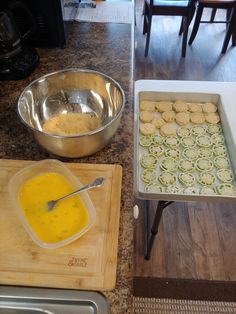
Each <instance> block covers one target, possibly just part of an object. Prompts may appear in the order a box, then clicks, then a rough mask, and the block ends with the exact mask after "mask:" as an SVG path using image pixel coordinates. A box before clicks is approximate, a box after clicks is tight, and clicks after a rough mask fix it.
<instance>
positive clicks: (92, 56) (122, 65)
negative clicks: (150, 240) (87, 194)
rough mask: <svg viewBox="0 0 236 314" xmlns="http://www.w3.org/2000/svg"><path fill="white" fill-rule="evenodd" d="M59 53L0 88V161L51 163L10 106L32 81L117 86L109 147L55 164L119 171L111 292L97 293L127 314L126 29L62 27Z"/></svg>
mask: <svg viewBox="0 0 236 314" xmlns="http://www.w3.org/2000/svg"><path fill="white" fill-rule="evenodd" d="M67 32H68V34H67V45H66V47H65V48H63V49H61V48H56V49H38V52H39V54H40V63H39V65H38V66H37V68H36V69H35V71H34V72H33V73H32V74H31V75H30V76H29V77H28V78H26V79H24V80H20V81H5V82H0V108H1V110H0V158H5V159H24V160H42V159H46V158H55V156H54V155H51V154H49V153H47V152H45V151H44V150H43V149H42V148H41V147H40V146H39V145H38V144H37V143H36V142H35V140H34V138H33V137H32V136H31V135H30V134H29V133H28V131H27V130H26V128H25V127H24V126H23V125H22V124H21V122H20V121H19V118H18V117H17V114H16V103H17V98H18V97H19V95H20V93H21V91H22V90H23V89H24V88H25V87H26V86H27V85H28V84H29V83H30V82H31V81H33V80H34V79H36V78H38V77H40V76H42V75H44V74H47V73H49V72H53V71H56V70H61V69H65V68H70V67H78V68H88V69H92V70H98V71H101V72H103V73H105V74H107V75H109V76H111V77H112V78H113V79H115V80H117V81H118V82H119V83H120V85H121V86H122V88H123V89H124V92H125V96H126V106H125V110H124V112H123V116H122V119H121V123H120V126H119V129H118V131H117V132H116V134H115V135H114V137H113V139H112V141H111V143H110V144H108V145H107V146H106V147H105V148H104V149H102V150H101V151H100V152H98V153H96V154H94V155H93V156H90V157H86V158H80V159H67V158H60V157H57V159H59V160H61V161H65V162H87V163H109V164H120V165H121V166H122V167H123V179H122V183H123V184H122V193H121V195H122V196H121V218H120V231H119V250H118V266H117V283H116V288H115V289H114V290H113V291H111V292H103V293H104V294H105V296H106V297H107V298H108V301H109V303H110V305H111V313H125V312H126V313H128V312H130V308H131V294H132V292H131V287H132V237H133V228H132V223H133V221H132V207H133V198H132V193H133V187H132V186H133V185H132V183H133V169H132V161H133V131H132V124H133V115H132V112H133V109H132V89H133V76H132V75H133V74H132V72H133V67H132V59H133V55H132V48H131V47H132V44H131V37H132V36H131V33H132V32H131V27H130V25H127V24H98V23H72V22H70V23H68V25H67Z"/></svg>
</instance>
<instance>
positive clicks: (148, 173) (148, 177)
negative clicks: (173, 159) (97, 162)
mask: <svg viewBox="0 0 236 314" xmlns="http://www.w3.org/2000/svg"><path fill="white" fill-rule="evenodd" d="M141 179H142V180H143V181H144V182H146V183H150V182H153V181H156V180H157V172H156V170H153V169H144V170H143V172H142V174H141Z"/></svg>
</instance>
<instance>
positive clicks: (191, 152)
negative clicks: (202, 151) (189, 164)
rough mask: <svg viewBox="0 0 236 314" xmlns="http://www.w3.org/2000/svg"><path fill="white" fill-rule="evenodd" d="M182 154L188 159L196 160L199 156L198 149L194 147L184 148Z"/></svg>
mask: <svg viewBox="0 0 236 314" xmlns="http://www.w3.org/2000/svg"><path fill="white" fill-rule="evenodd" d="M182 155H183V157H184V158H186V159H188V160H196V159H197V158H198V157H199V151H198V150H197V149H196V148H191V147H190V148H185V149H184V150H183V153H182Z"/></svg>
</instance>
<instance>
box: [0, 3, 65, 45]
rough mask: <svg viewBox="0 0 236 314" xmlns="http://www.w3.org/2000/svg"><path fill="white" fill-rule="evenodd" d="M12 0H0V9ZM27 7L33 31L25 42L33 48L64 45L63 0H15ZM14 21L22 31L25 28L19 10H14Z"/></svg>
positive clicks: (24, 21) (25, 24) (24, 22)
mask: <svg viewBox="0 0 236 314" xmlns="http://www.w3.org/2000/svg"><path fill="white" fill-rule="evenodd" d="M11 1H12V0H0V10H1V8H5V7H7V6H8V5H9V3H10V2H11ZM17 1H18V2H21V3H22V4H23V5H24V6H26V7H27V8H28V10H29V11H30V13H31V15H32V16H33V18H34V21H35V25H36V28H35V31H34V32H33V33H32V34H30V35H29V36H28V37H27V38H26V40H25V42H26V44H27V45H28V46H30V47H35V48H40V47H44V48H56V47H60V48H63V47H65V45H66V32H65V27H66V25H65V24H66V23H64V21H63V14H62V4H63V0H17ZM14 17H15V22H16V24H17V27H18V29H19V30H20V32H21V33H23V32H24V31H25V30H26V28H27V23H26V20H25V18H24V15H23V14H22V12H21V11H20V10H17V9H16V10H14Z"/></svg>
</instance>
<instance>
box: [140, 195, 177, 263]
mask: <svg viewBox="0 0 236 314" xmlns="http://www.w3.org/2000/svg"><path fill="white" fill-rule="evenodd" d="M171 203H173V201H159V202H158V204H157V208H156V213H155V217H154V220H153V224H152V227H151V230H150V226H149V201H148V200H146V201H145V216H146V217H145V218H146V219H145V224H146V225H145V231H146V248H145V259H147V260H149V259H150V256H151V251H152V246H153V243H154V240H155V237H156V235H157V233H158V228H159V224H160V221H161V217H162V213H163V210H164V209H165V208H166V207H167V206H168V205H170V204H171Z"/></svg>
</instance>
